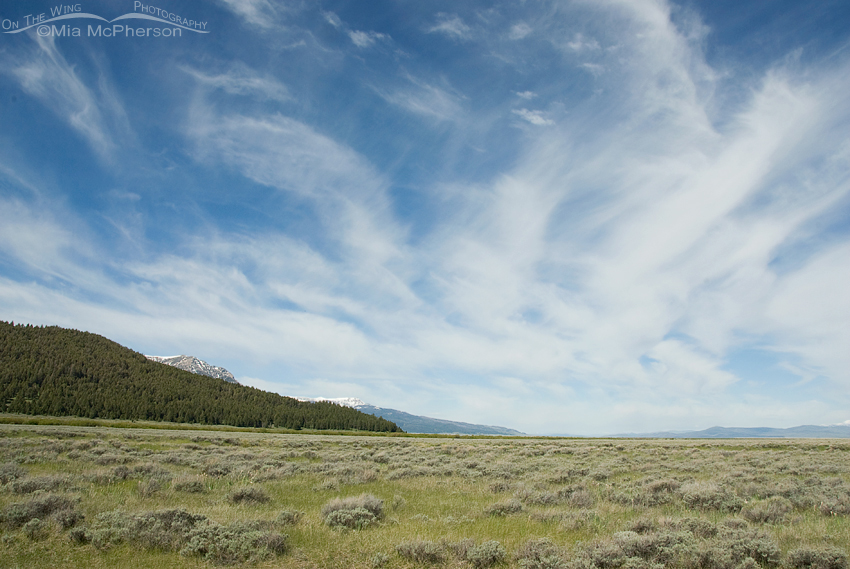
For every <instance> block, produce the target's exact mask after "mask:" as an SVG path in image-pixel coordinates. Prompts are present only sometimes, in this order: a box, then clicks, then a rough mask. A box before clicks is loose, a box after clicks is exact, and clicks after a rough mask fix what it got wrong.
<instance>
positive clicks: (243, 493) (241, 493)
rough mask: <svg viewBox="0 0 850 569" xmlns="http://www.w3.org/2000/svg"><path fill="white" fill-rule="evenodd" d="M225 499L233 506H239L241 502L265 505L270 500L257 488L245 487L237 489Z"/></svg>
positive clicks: (264, 492)
mask: <svg viewBox="0 0 850 569" xmlns="http://www.w3.org/2000/svg"><path fill="white" fill-rule="evenodd" d="M227 499H228V500H230V501H231V502H232V503H234V504H241V503H243V502H249V503H254V504H266V503H268V502H270V501H271V498H269V495H268V494H266V491H265V490H263V489H262V488H260V487H259V486H246V487H245V488H239V489H238V490H235V491H234V492H232V493H231V494H230V495H229V496H228V497H227Z"/></svg>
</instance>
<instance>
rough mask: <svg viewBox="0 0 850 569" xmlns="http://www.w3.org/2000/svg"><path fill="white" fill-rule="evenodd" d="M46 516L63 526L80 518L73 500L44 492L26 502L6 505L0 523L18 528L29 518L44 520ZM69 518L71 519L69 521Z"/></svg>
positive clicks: (0, 514)
mask: <svg viewBox="0 0 850 569" xmlns="http://www.w3.org/2000/svg"><path fill="white" fill-rule="evenodd" d="M48 517H53V518H54V519H57V520H58V521H59V523H60V524H62V526H63V527H70V526H69V525H66V524H67V523H70V525H74V524H75V523H77V521H79V520H80V519H82V514H79V513H77V512H76V511H75V509H74V502H73V501H72V500H70V499H68V498H66V497H64V496H57V495H55V494H46V495H42V496H37V497H35V498H32V499H31V500H29V501H27V502H18V503H16V504H11V505H9V506H6V507H5V508H4V509H3V510H2V512H0V524H3V525H7V526H10V527H13V528H19V527H21V526H23V525H24V524H26V523H27V522H28V521H30V520H34V519H36V518H37V519H40V520H44V519H46V518H48ZM70 520H73V522H71V521H70Z"/></svg>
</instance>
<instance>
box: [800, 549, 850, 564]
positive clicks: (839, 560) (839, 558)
mask: <svg viewBox="0 0 850 569" xmlns="http://www.w3.org/2000/svg"><path fill="white" fill-rule="evenodd" d="M785 565H786V566H788V567H790V568H791V569H847V554H846V553H844V552H843V551H841V550H840V549H837V548H834V547H831V548H828V549H819V550H816V549H795V550H794V551H792V552H790V553H789V554H788V558H787V559H786V561H785Z"/></svg>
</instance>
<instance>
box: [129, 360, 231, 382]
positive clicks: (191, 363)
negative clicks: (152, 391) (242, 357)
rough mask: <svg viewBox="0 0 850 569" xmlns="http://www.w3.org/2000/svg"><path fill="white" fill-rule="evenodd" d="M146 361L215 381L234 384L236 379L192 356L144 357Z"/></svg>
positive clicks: (219, 368) (221, 368)
mask: <svg viewBox="0 0 850 569" xmlns="http://www.w3.org/2000/svg"><path fill="white" fill-rule="evenodd" d="M145 357H146V358H147V359H149V360H152V361H155V362H159V363H161V364H166V365H170V366H172V367H176V368H180V369H182V370H185V371H190V372H192V373H197V374H198V375H206V376H209V377H215V378H217V379H223V380H224V381H226V382H228V383H236V384H238V383H239V382H238V381H236V378H235V377H233V374H232V373H230V372H229V371H227V370H226V369H224V368H223V367H218V366H214V365H210V364H208V363H207V362H205V361H203V360H199V359H198V358H196V357H194V356H145Z"/></svg>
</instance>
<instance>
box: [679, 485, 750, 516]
mask: <svg viewBox="0 0 850 569" xmlns="http://www.w3.org/2000/svg"><path fill="white" fill-rule="evenodd" d="M679 492H680V494H681V496H682V501H683V502H685V504H686V505H687V506H688V507H689V508H693V509H695V510H717V511H720V512H737V511H739V510H740V509H741V506H743V504H744V503H743V500H741V498H739V497H738V496H737V495H735V494H734V493H733V492H732V491H731V490H729V489H728V488H725V487H723V486H720V485H718V484H714V483H712V482H691V483H689V484H685V485H683V486H682V487H681V488H680V489H679Z"/></svg>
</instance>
